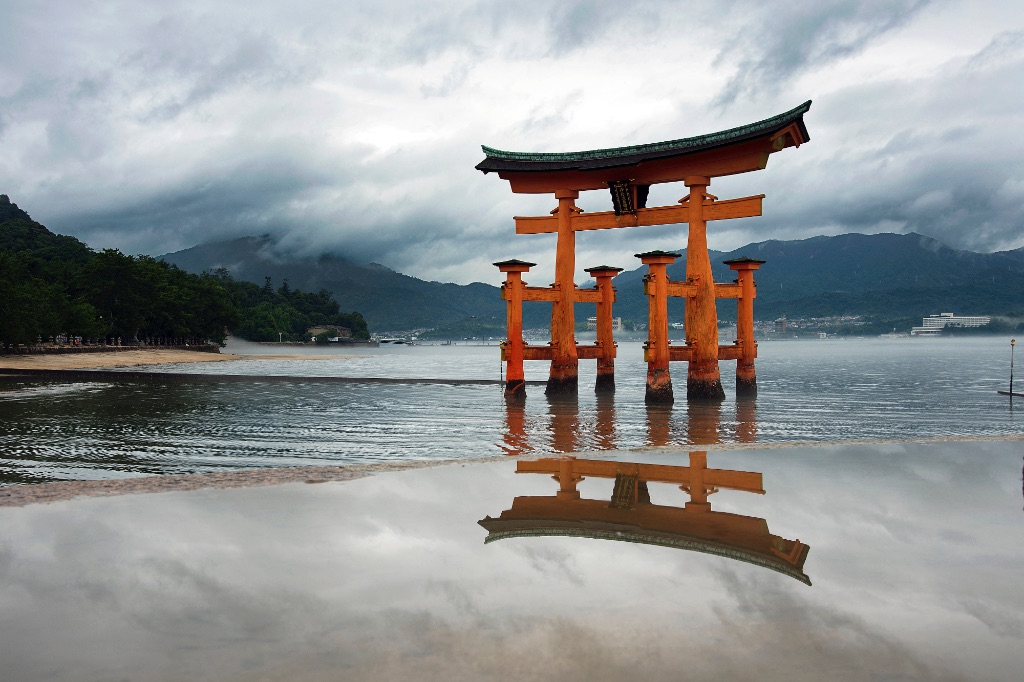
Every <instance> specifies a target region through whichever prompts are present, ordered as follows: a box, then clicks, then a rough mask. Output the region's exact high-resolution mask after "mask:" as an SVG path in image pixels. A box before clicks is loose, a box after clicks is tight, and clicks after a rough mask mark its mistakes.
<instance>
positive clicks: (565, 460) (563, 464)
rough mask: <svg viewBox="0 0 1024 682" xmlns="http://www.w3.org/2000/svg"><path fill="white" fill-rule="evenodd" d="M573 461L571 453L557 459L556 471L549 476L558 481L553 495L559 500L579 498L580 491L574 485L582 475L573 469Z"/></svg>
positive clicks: (581, 478) (574, 459)
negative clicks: (556, 490)
mask: <svg viewBox="0 0 1024 682" xmlns="http://www.w3.org/2000/svg"><path fill="white" fill-rule="evenodd" d="M575 463H576V458H575V457H573V456H572V455H568V456H566V457H562V458H561V459H559V460H558V473H557V474H555V475H554V476H552V477H551V478H553V479H555V480H556V481H558V492H557V493H555V497H556V498H558V499H559V500H578V499H580V493H579V491H578V490H576V486H577V484H579V482H580V481H582V480H583V477H582V476H580V475H579V474H577V473H576V472H575V471H574V470H573V469H574V467H573V465H574V464H575Z"/></svg>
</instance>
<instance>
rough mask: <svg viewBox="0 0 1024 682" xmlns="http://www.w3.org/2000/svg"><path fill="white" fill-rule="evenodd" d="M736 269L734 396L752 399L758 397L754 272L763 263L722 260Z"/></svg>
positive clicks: (744, 259)
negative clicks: (755, 362)
mask: <svg viewBox="0 0 1024 682" xmlns="http://www.w3.org/2000/svg"><path fill="white" fill-rule="evenodd" d="M725 264H726V265H728V266H729V268H730V269H732V270H735V271H736V273H737V275H738V279H737V283H738V284H739V285H740V297H739V298H737V299H736V343H737V345H739V347H740V357H739V359H738V360H737V361H736V395H737V396H742V397H754V396H756V395H757V374H756V373H755V371H754V359H755V358H756V357H757V342H756V341H754V298H755V297H756V295H757V291H756V289H755V288H754V271H755V270H757V269H758V268H760V267H761V265H763V264H764V261H763V260H756V259H754V258H735V259H733V260H727V261H725Z"/></svg>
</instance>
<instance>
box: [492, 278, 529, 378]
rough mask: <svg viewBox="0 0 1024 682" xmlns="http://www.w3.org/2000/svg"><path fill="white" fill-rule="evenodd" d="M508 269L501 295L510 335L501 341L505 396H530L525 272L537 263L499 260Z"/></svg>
mask: <svg viewBox="0 0 1024 682" xmlns="http://www.w3.org/2000/svg"><path fill="white" fill-rule="evenodd" d="M495 265H496V266H498V269H499V270H501V271H502V272H504V273H505V282H504V283H503V284H502V285H501V296H502V298H504V299H505V300H506V301H507V302H508V303H507V305H506V307H505V324H506V330H507V338H506V339H505V341H504V342H503V343H502V344H501V356H502V357H501V359H502V360H504V361H505V396H506V397H510V398H511V397H525V396H526V375H525V374H524V373H523V346H525V345H526V344H525V341H523V288H524V286H525V285H526V283H525V282H523V273H524V272H529V271H530V268H532V267H533V266H534V265H536V263H527V262H525V261H521V260H506V261H501V262H499V263H495Z"/></svg>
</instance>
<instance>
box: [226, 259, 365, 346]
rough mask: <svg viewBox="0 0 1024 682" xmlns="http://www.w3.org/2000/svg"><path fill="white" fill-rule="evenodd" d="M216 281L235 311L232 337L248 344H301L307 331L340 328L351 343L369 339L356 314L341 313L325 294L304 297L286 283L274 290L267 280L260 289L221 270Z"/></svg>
mask: <svg viewBox="0 0 1024 682" xmlns="http://www.w3.org/2000/svg"><path fill="white" fill-rule="evenodd" d="M215 275H216V277H217V278H218V279H219V280H220V282H221V283H222V284H223V286H224V287H225V289H227V290H228V292H229V294H230V297H231V300H232V302H233V303H234V305H235V307H236V309H237V310H238V311H239V319H238V324H237V326H235V327H234V328H233V331H234V333H235V334H236V335H237V336H240V337H242V338H243V339H248V340H250V341H304V340H305V339H306V338H307V336H308V335H307V334H306V330H307V329H309V328H310V327H335V328H338V327H342V328H345V329H348V330H350V331H351V333H352V335H351V338H353V339H369V338H370V330H369V328H368V327H367V325H366V320H364V319H363V316H362V315H360V314H359V313H342V312H340V311H339V307H338V302H337V301H336V300H334V297H332V296H331V294H330V293H329V292H328V291H327V290H325V289H321V290H320V291H318V292H317V293H315V294H313V293H305V292H303V291H300V290H298V289H292V288H290V287H289V286H288V282H287V281H285V282H284V283H282V285H281V287H280V288H279V289H277V290H274V287H273V285H272V283H271V279H270V277H267V278H265V279H264V281H263V286H257V285H255V284H253V283H252V282H239V281H236V280H234V279H232V278H231V277H230V276H229V275H228V274H227V271H225V270H223V269H222V270H218V271H217V272H216V273H215Z"/></svg>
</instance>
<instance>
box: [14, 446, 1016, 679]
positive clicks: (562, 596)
mask: <svg viewBox="0 0 1024 682" xmlns="http://www.w3.org/2000/svg"><path fill="white" fill-rule="evenodd" d="M695 454H697V455H698V456H699V454H700V453H695ZM620 455H621V456H619V457H617V458H616V460H613V461H611V462H608V461H604V462H596V463H595V462H590V463H587V462H585V461H584V460H583V459H582V458H581V459H579V460H577V461H575V462H573V463H572V465H573V466H574V467H581V468H580V469H577V471H586V474H587V475H586V478H585V480H583V481H582V482H580V483H579V485H578V487H577V492H578V493H579V495H578V496H577V495H572V494H564V493H561V491H562V490H564V486H560V485H559V483H558V482H556V481H552V480H551V476H550V475H549V474H550V472H551V470H553V469H554V468H555V467H561V466H562V463H561V462H552V463H549V467H547V470H545V471H536V472H535V473H526V472H524V473H522V474H520V473H516V472H517V470H518V468H519V465H522V464H527V462H526V461H525V460H522V459H519V460H516V461H511V460H510V461H498V462H490V463H485V464H467V465H465V466H446V467H438V468H434V469H416V470H413V471H407V472H403V473H389V474H383V475H379V476H372V477H368V478H363V479H360V480H356V481H349V482H346V483H325V484H323V485H305V484H303V483H293V484H289V485H279V486H274V487H272V488H257V489H253V488H249V489H236V490H200V491H193V492H187V493H168V494H161V495H128V496H122V497H106V498H92V499H79V500H69V501H63V502H56V503H53V504H40V505H30V506H26V507H14V508H0V605H2V608H0V661H3V663H4V667H3V672H4V676H3V679H5V680H19V681H23V680H50V681H68V682H83V681H96V682H100V681H108V680H133V681H142V682H150V681H152V682H165V681H166V680H190V681H206V680H210V681H214V680H216V681H218V682H220V681H223V680H235V681H242V680H245V681H252V682H255V681H257V680H289V681H293V682H312V681H314V680H315V681H317V682H326V681H328V680H330V681H332V682H335V681H337V680H360V681H367V680H372V681H377V680H389V681H390V680H418V681H419V680H423V681H431V682H432V681H438V682H440V681H445V682H447V681H450V680H474V681H476V680H557V682H577V681H579V682H583V681H585V682H603V681H606V680H607V681H612V680H621V679H624V678H625V679H637V680H644V681H648V680H651V681H658V682H660V681H662V680H664V681H669V680H679V679H686V680H714V681H715V682H726V681H730V680H737V681H739V680H743V681H747V680H771V681H775V680H778V681H785V682H794V681H798V682H812V681H813V682H820V681H821V680H928V681H933V680H941V681H948V682H962V681H963V680H972V681H991V682H996V681H999V682H1002V681H1007V682H1009V681H1011V680H1014V681H1015V680H1019V679H1020V661H1021V655H1020V644H1021V640H1022V639H1024V617H1022V614H1024V594H1022V592H1021V590H1020V567H1021V564H1022V561H1024V550H1022V547H1024V525H1022V524H1021V497H1020V495H1021V493H1020V471H1021V469H1020V467H1021V460H1020V449H1019V444H1018V443H1016V442H1007V441H1002V442H967V443H965V442H956V443H949V442H946V443H927V444H910V443H903V444H873V445H866V444H860V445H832V446H811V447H799V448H767V449H763V448H754V449H749V450H733V451H724V452H708V453H707V454H706V458H705V460H704V462H703V464H704V465H706V467H704V470H703V474H702V480H704V482H705V483H711V482H714V483H715V484H716V485H717V486H718V487H719V488H721V490H720V492H717V493H716V494H714V495H711V496H710V497H709V498H708V500H707V502H706V503H703V506H696V505H695V504H693V503H694V501H695V500H694V499H693V498H692V497H691V495H690V494H688V493H687V492H684V491H683V490H680V486H679V481H681V480H682V481H686V482H689V483H692V481H693V480H694V479H693V476H694V466H695V463H696V464H697V465H698V466H700V465H701V464H702V463H701V462H700V460H699V458H698V459H697V460H696V462H695V456H694V455H693V454H688V453H687V452H686V451H685V450H683V451H681V452H672V451H671V450H659V451H657V452H654V451H645V452H634V453H620ZM602 459H604V458H603V457H602ZM638 463H639V464H641V465H642V464H655V465H656V466H653V467H646V474H645V472H644V469H641V468H639V467H637V466H636V465H637V464H638ZM530 464H533V465H534V466H535V467H537V463H530ZM602 464H604V465H611V466H612V468H613V470H614V471H615V474H613V473H611V471H609V470H608V469H607V468H606V469H605V473H606V475H604V476H601V475H600V470H597V471H595V470H596V469H598V467H599V466H600V465H602ZM540 466H541V467H543V466H544V464H543V463H541V465H540ZM582 467H586V468H582ZM538 468H540V467H538ZM619 471H624V472H627V473H629V472H635V475H636V476H637V480H640V481H645V480H647V481H648V482H649V485H647V486H646V487H645V490H646V492H647V493H648V494H649V497H650V499H649V501H645V500H642V499H639V496H638V499H637V500H636V501H635V505H634V506H631V507H629V508H627V507H625V506H623V505H612V504H610V501H611V500H614V499H621V498H617V496H616V493H615V490H616V489H617V488H618V485H617V481H614V480H612V478H613V477H614V476H615V475H616V474H617V473H618V472H619ZM730 481H732V482H733V483H734V484H739V487H737V486H736V485H730ZM743 485H746V488H744V487H742V486H743ZM572 487H576V486H572ZM695 488H696V486H693V485H692V484H691V485H690V486H688V487H687V488H686V490H689V491H693V490H694V489H695ZM560 493H561V494H560ZM757 493H763V494H757Z"/></svg>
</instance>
